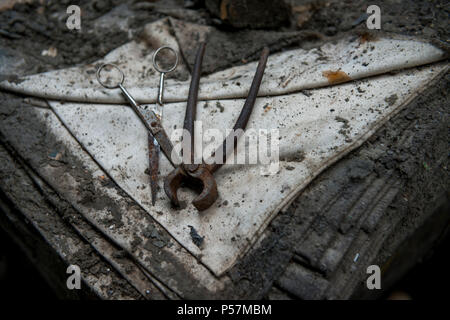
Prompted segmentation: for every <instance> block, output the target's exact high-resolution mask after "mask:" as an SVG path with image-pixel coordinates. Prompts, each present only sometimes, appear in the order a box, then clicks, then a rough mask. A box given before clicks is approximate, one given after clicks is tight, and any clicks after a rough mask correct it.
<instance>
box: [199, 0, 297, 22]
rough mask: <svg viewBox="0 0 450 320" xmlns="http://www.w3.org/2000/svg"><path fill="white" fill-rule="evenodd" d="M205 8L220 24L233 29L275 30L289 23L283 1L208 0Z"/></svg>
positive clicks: (287, 8) (287, 9)
mask: <svg viewBox="0 0 450 320" xmlns="http://www.w3.org/2000/svg"><path fill="white" fill-rule="evenodd" d="M205 5H206V8H207V9H208V10H209V11H210V12H211V13H212V14H213V15H214V16H216V17H217V18H219V19H220V22H221V23H224V24H227V25H229V26H231V27H234V28H239V29H242V28H265V29H267V28H277V27H281V26H283V25H286V24H288V23H289V7H288V6H287V5H286V4H285V3H284V1H283V0H260V1H248V0H210V1H206V2H205Z"/></svg>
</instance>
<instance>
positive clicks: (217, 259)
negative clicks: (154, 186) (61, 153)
mask: <svg viewBox="0 0 450 320" xmlns="http://www.w3.org/2000/svg"><path fill="white" fill-rule="evenodd" d="M167 28H168V26H167V25H166V24H164V23H162V22H156V23H152V24H150V25H148V26H147V31H148V33H149V34H152V36H153V37H155V38H158V39H159V42H160V43H164V44H169V45H171V46H172V47H174V48H176V49H178V45H177V42H176V40H175V39H174V38H173V37H172V36H171V35H170V33H169V32H168V29H167ZM154 49H156V48H149V47H148V45H147V44H145V43H138V42H130V43H128V44H126V45H124V46H122V47H120V48H118V49H116V50H114V51H113V52H111V53H110V54H108V55H107V56H106V57H105V58H104V59H102V61H101V62H114V63H116V64H118V65H119V66H120V67H121V68H122V69H123V70H124V72H125V73H126V76H127V79H126V82H125V87H127V89H128V90H129V91H130V93H131V94H132V95H133V96H134V97H135V98H136V100H138V101H139V102H141V103H154V102H155V99H156V95H157V84H158V80H159V78H158V74H157V73H154V72H152V73H149V72H148V69H149V68H151V67H150V66H151V56H152V53H153V51H154ZM443 57H444V53H443V52H442V51H441V50H440V49H438V48H435V47H434V46H432V45H430V44H427V43H425V42H421V41H419V40H414V39H405V38H394V37H384V38H378V39H376V41H375V40H372V41H362V39H361V38H358V37H353V38H344V39H341V40H339V41H337V42H336V43H328V44H325V45H323V46H322V47H321V48H318V49H312V50H309V51H305V50H302V49H297V50H291V51H286V52H282V53H277V54H274V55H271V56H270V57H269V60H268V63H267V68H266V73H265V76H264V78H263V81H262V85H261V90H260V98H258V99H257V101H256V104H255V108H254V111H253V114H252V116H251V118H250V121H249V124H248V129H256V130H259V129H265V130H271V129H278V130H279V136H280V140H279V148H280V149H279V150H280V159H282V161H281V162H280V168H279V171H278V173H277V174H274V175H262V174H261V172H262V169H264V168H263V166H262V165H226V166H224V167H223V168H222V169H221V170H219V171H218V172H217V173H216V174H215V178H216V181H217V184H218V188H219V193H220V197H219V199H218V200H217V202H216V203H215V204H214V205H213V206H212V207H211V208H210V209H208V210H206V211H204V212H202V213H198V212H197V211H196V209H195V208H194V207H193V206H192V205H191V204H190V201H191V200H192V199H193V197H194V195H193V194H192V193H191V192H190V191H189V190H184V189H183V190H182V192H180V194H179V197H180V199H183V200H186V203H187V204H188V205H187V207H186V208H185V209H182V210H174V209H172V208H171V206H170V203H169V201H168V199H167V198H166V196H165V194H164V192H163V191H162V189H161V190H160V191H159V193H158V200H157V203H156V205H155V206H154V207H152V206H151V193H150V185H149V176H148V175H147V174H145V170H146V169H147V167H148V155H147V154H148V151H147V132H146V130H145V128H144V126H143V125H142V123H141V122H140V121H139V119H138V118H137V116H136V115H135V114H134V113H133V111H132V110H131V109H130V108H129V107H128V106H127V105H126V104H125V103H124V102H123V101H124V100H123V97H122V96H121V94H120V92H119V91H118V90H107V89H104V88H102V87H100V86H99V85H98V84H97V82H96V80H95V71H96V69H95V68H96V65H97V64H91V65H87V66H82V67H76V68H71V69H66V70H59V71H53V72H48V73H44V74H39V75H35V76H30V77H28V78H26V79H25V80H24V81H16V82H3V83H1V87H2V88H5V89H8V90H13V91H16V92H21V93H24V94H27V95H32V96H39V97H44V98H46V99H48V100H49V102H50V105H51V107H52V109H53V110H54V112H55V113H56V114H57V116H58V117H59V119H60V120H61V121H62V122H63V123H64V125H65V126H66V127H67V128H68V130H70V132H71V133H72V134H73V135H74V136H75V137H76V139H77V140H78V141H79V142H80V143H81V144H82V145H83V147H84V148H85V149H86V150H87V152H88V153H89V154H90V155H91V156H92V157H93V158H94V159H95V160H96V161H97V162H98V163H99V164H100V165H101V167H102V168H103V169H104V170H105V171H106V172H107V173H108V174H109V175H110V176H111V177H112V178H113V179H114V180H115V181H116V182H117V184H118V185H119V186H120V187H121V188H123V190H124V191H125V192H126V193H128V194H129V195H130V196H131V197H132V198H133V199H135V200H136V201H137V202H138V203H139V204H140V205H141V206H142V207H143V208H144V209H145V210H146V211H147V212H148V213H149V214H150V215H151V216H152V217H153V218H154V219H155V220H157V221H158V222H159V223H160V224H161V225H162V226H163V227H164V228H166V229H167V230H168V232H169V233H170V234H171V235H172V236H173V237H174V238H175V239H176V240H177V241H179V243H180V244H181V245H183V246H184V247H185V248H187V249H188V250H189V251H190V252H191V253H192V254H194V255H195V256H196V257H198V259H200V260H201V261H202V262H203V263H204V264H205V265H206V266H207V267H208V268H209V269H210V270H212V271H213V272H214V273H215V274H216V275H221V274H223V272H225V271H226V270H227V269H228V268H230V267H231V266H232V265H233V264H234V263H235V262H236V259H237V258H238V257H239V256H240V255H242V254H243V253H245V252H246V250H247V249H248V248H249V247H250V245H251V244H252V243H254V242H255V241H256V240H257V239H258V236H259V235H260V234H261V233H262V232H263V230H264V228H265V227H266V226H267V224H268V223H269V222H270V220H271V219H272V218H273V217H274V216H275V215H276V213H277V212H279V210H280V209H282V208H283V207H284V206H286V204H288V203H289V202H290V201H291V200H292V199H294V198H295V196H296V195H297V194H298V193H299V192H300V191H301V190H302V189H303V188H304V187H305V186H306V185H307V184H308V183H309V182H310V181H311V180H312V179H313V178H314V177H316V176H317V175H318V174H319V173H320V172H321V171H322V170H324V169H325V168H326V167H327V166H329V165H330V164H331V163H333V162H334V161H336V160H337V159H339V158H341V157H342V156H343V155H345V154H346V153H348V152H349V151H350V150H352V149H354V148H356V147H357V146H359V145H361V144H362V143H363V142H364V141H365V140H366V139H367V138H368V137H370V135H371V134H373V133H374V131H375V130H376V129H377V128H378V127H380V126H381V125H382V124H383V123H384V122H385V121H387V120H388V119H389V118H390V117H391V116H392V115H393V114H395V113H396V112H398V111H399V110H400V109H401V108H402V107H403V106H405V105H406V104H407V103H408V102H409V101H410V100H411V99H413V98H414V97H415V96H416V95H417V94H418V93H419V92H420V91H421V90H422V89H423V88H424V87H426V86H427V85H428V84H429V83H430V82H431V81H432V80H433V79H434V78H436V77H437V76H438V75H439V74H440V73H441V72H443V70H444V69H446V68H447V66H446V64H439V63H437V62H438V61H439V60H441V59H442V58H443ZM426 64H429V65H427V66H423V65H426ZM144 66H145V67H146V68H144ZM417 66H423V67H419V68H416V67H417ZM180 68H185V66H183V65H181V66H180ZM255 68H256V63H249V64H248V65H244V66H240V67H235V68H231V69H228V70H224V71H221V72H217V73H215V74H212V75H209V76H208V77H204V78H203V79H202V81H201V85H200V92H199V100H200V101H199V103H198V109H197V110H198V111H197V120H200V121H202V122H203V130H204V131H206V130H207V129H209V128H217V129H220V130H222V132H224V133H225V130H226V129H229V128H232V126H233V124H234V121H235V120H236V118H237V116H238V114H239V112H240V109H241V108H242V106H243V103H244V99H245V97H246V95H247V91H248V89H249V87H250V83H251V80H252V77H253V74H254V71H255ZM396 70H397V71H398V72H397V73H392V72H391V71H396ZM350 80H356V81H351V82H350ZM342 82H347V83H342ZM188 88H189V82H188V81H187V82H179V81H176V80H170V79H169V80H168V81H167V83H166V91H165V100H166V101H167V103H166V105H165V106H164V110H163V125H164V127H165V129H166V131H167V132H168V133H169V135H170V134H171V132H172V131H173V130H174V128H180V127H182V123H183V117H184V110H185V102H184V101H185V100H186V97H187V92H188ZM160 167H161V170H160V171H161V176H164V175H166V174H167V173H168V172H169V171H170V170H172V167H171V166H170V164H169V162H168V161H167V160H166V159H165V158H164V156H162V159H161V161H160ZM159 185H160V186H161V188H162V179H160V181H159ZM188 226H193V227H194V228H195V229H196V230H197V232H198V233H199V234H200V235H201V236H203V237H204V244H203V246H202V247H201V248H199V247H197V246H196V245H195V244H194V243H193V242H192V239H191V236H190V229H189V227H188Z"/></svg>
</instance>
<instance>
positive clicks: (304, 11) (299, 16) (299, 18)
mask: <svg viewBox="0 0 450 320" xmlns="http://www.w3.org/2000/svg"><path fill="white" fill-rule="evenodd" d="M314 11H315V10H314V6H313V4H312V3H308V4H305V5H300V6H295V7H293V8H292V13H293V14H294V15H295V16H296V22H297V27H298V28H301V27H302V26H303V25H304V24H305V23H306V22H307V21H308V20H309V19H311V17H312V16H313V14H314Z"/></svg>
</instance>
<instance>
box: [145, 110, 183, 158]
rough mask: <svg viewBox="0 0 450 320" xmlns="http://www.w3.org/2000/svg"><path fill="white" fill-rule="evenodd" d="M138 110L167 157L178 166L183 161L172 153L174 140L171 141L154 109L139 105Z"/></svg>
mask: <svg viewBox="0 0 450 320" xmlns="http://www.w3.org/2000/svg"><path fill="white" fill-rule="evenodd" d="M138 111H139V112H140V114H141V115H142V116H143V117H144V120H145V124H146V127H147V129H148V130H149V131H150V132H151V134H152V135H153V137H154V138H155V139H156V141H157V142H158V144H159V145H160V148H161V150H162V151H163V153H164V154H165V156H166V157H167V159H168V160H169V161H170V163H171V164H172V165H173V166H174V167H176V166H177V165H178V164H180V163H181V161H180V160H179V159H178V157H177V155H176V154H175V153H174V154H172V150H173V145H172V142H171V141H170V139H169V136H168V135H167V133H166V131H165V130H164V128H163V126H162V124H161V120H160V119H159V117H158V116H157V115H156V113H155V112H154V111H153V110H151V109H150V108H148V107H147V108H146V107H145V106H138Z"/></svg>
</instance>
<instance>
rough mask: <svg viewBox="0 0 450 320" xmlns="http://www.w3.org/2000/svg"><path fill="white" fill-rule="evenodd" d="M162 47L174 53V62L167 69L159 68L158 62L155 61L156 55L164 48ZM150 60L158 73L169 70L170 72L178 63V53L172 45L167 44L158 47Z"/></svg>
mask: <svg viewBox="0 0 450 320" xmlns="http://www.w3.org/2000/svg"><path fill="white" fill-rule="evenodd" d="M164 49H166V50H169V51H172V52H173V54H174V55H175V63H174V64H173V66H171V67H170V68H169V69H161V68H160V67H159V66H158V63H157V62H156V57H157V56H158V54H159V53H160V52H161V51H162V50H164ZM152 61H153V67H154V68H155V69H156V71H158V72H159V73H169V72H172V71H173V70H175V68H176V67H177V65H178V53H177V52H176V51H175V49H173V48H172V47H169V46H163V47H160V48H158V50H156V51H155V53H154V54H153V59H152Z"/></svg>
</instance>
